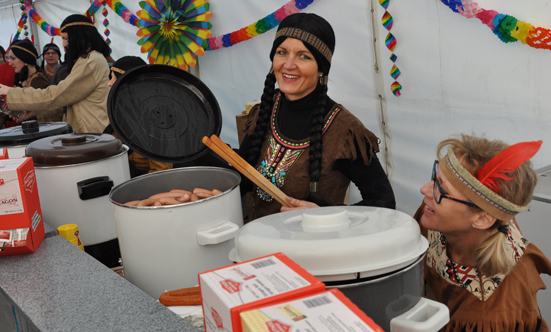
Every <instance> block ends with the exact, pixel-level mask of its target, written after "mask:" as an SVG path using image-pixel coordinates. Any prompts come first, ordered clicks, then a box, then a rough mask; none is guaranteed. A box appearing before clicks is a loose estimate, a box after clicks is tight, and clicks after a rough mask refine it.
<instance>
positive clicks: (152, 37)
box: [136, 0, 212, 70]
mask: <svg viewBox="0 0 551 332" xmlns="http://www.w3.org/2000/svg"><path fill="white" fill-rule="evenodd" d="M140 7H141V8H142V10H140V11H138V12H137V16H138V17H139V18H140V21H139V22H138V24H137V26H138V28H139V29H138V32H137V33H136V34H137V35H138V37H140V38H141V39H140V40H139V41H138V45H141V46H142V48H141V52H142V53H148V57H149V63H157V64H166V65H171V66H175V67H179V68H181V69H184V70H188V69H189V67H190V66H191V67H195V65H196V64H197V61H196V57H197V56H202V55H204V54H205V51H204V49H203V41H204V40H205V39H207V38H210V37H212V34H211V32H210V30H209V29H210V28H211V27H212V25H211V24H210V23H209V22H207V20H208V19H209V18H211V17H212V13H211V12H209V11H208V10H209V4H208V3H207V0H145V1H140Z"/></svg>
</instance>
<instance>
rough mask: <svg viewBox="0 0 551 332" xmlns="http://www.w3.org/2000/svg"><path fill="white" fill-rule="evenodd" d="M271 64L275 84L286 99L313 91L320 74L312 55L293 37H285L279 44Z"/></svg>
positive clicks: (297, 97)
mask: <svg viewBox="0 0 551 332" xmlns="http://www.w3.org/2000/svg"><path fill="white" fill-rule="evenodd" d="M272 65H273V67H274V74H275V77H276V80H277V85H278V86H279V89H280V90H281V92H283V93H284V94H285V98H287V100H297V99H300V98H303V97H305V96H307V95H308V94H309V93H310V92H312V91H314V89H315V88H316V85H317V84H318V78H319V75H320V74H321V72H318V63H317V62H316V59H315V58H314V55H313V54H312V53H310V51H309V50H308V49H307V48H306V46H304V43H302V41H300V40H298V39H295V38H287V39H285V40H284V41H283V43H281V45H279V47H278V48H277V49H276V52H275V54H274V59H273V61H272Z"/></svg>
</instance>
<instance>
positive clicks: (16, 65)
mask: <svg viewBox="0 0 551 332" xmlns="http://www.w3.org/2000/svg"><path fill="white" fill-rule="evenodd" d="M8 62H9V64H10V66H12V67H13V69H14V70H15V72H16V73H20V72H21V69H23V67H25V63H24V62H23V61H21V60H19V58H18V57H16V56H15V54H13V52H12V50H10V52H9V56H8Z"/></svg>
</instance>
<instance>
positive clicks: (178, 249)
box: [109, 167, 243, 298]
mask: <svg viewBox="0 0 551 332" xmlns="http://www.w3.org/2000/svg"><path fill="white" fill-rule="evenodd" d="M240 182H241V178H240V176H239V174H237V173H236V172H234V171H231V170H227V169H222V168H216V167H187V168H177V169H172V170H167V171H161V172H156V173H152V174H148V175H143V176H140V177H136V178H133V179H132V180H130V181H127V182H125V183H123V184H121V185H119V186H117V187H116V188H114V189H113V190H112V191H111V193H110V195H109V199H110V200H111V202H112V203H113V204H114V206H115V214H116V220H117V227H118V234H119V245H120V249H121V254H122V262H123V266H124V274H125V277H126V279H127V280H128V281H130V282H131V283H133V284H134V285H136V286H137V287H139V288H140V289H142V290H143V291H144V292H146V293H148V294H149V295H151V296H152V297H154V298H158V297H159V296H160V295H161V294H162V293H163V292H165V291H167V290H173V289H179V288H184V287H192V286H195V285H197V284H198V279H197V276H198V274H199V273H200V272H203V271H207V270H211V269H215V268H218V267H222V266H226V265H229V264H231V261H230V260H229V259H228V253H229V252H230V250H231V249H232V248H233V246H234V243H233V238H234V236H235V234H236V233H237V231H238V230H239V228H240V227H241V226H242V225H243V213H242V208H241V194H240V192H239V183H240ZM197 187H199V188H204V189H209V190H212V189H218V190H221V191H223V193H222V194H220V195H216V196H213V197H210V198H206V199H202V200H199V201H196V202H189V203H182V204H177V205H170V206H159V207H156V206H150V207H149V206H146V207H138V206H128V205H124V203H125V202H129V201H133V200H138V199H145V198H147V197H149V196H151V195H154V194H158V193H162V192H167V191H170V190H172V189H185V190H193V189H194V188H197Z"/></svg>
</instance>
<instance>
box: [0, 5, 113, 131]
mask: <svg viewBox="0 0 551 332" xmlns="http://www.w3.org/2000/svg"><path fill="white" fill-rule="evenodd" d="M60 31H61V38H62V39H63V46H64V47H66V48H67V53H66V55H67V66H68V69H69V71H70V73H69V75H68V76H67V78H65V79H64V80H63V81H61V82H60V83H59V84H58V85H51V86H49V87H48V88H47V89H43V90H38V89H21V88H9V87H7V86H4V85H0V94H5V95H7V98H6V101H7V103H8V107H9V108H10V110H11V111H13V110H30V111H35V112H43V111H51V110H54V109H58V108H62V107H64V106H67V114H66V116H65V117H64V119H65V120H66V122H68V123H69V125H71V126H72V127H73V129H74V130H75V131H76V132H77V133H101V132H103V130H104V129H105V127H106V126H107V124H108V123H109V119H108V117H107V96H108V92H109V87H108V86H107V82H109V65H108V59H111V57H110V55H109V54H110V49H109V46H108V45H107V43H106V42H105V40H104V39H103V38H102V37H101V35H100V34H99V33H98V31H97V30H96V27H95V26H94V24H93V23H92V22H91V21H90V19H89V18H87V17H86V16H84V15H78V14H75V15H70V16H68V17H67V18H66V19H65V20H64V21H63V22H62V24H61V29H60ZM111 60H112V59H111ZM22 120H25V119H19V121H22Z"/></svg>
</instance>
